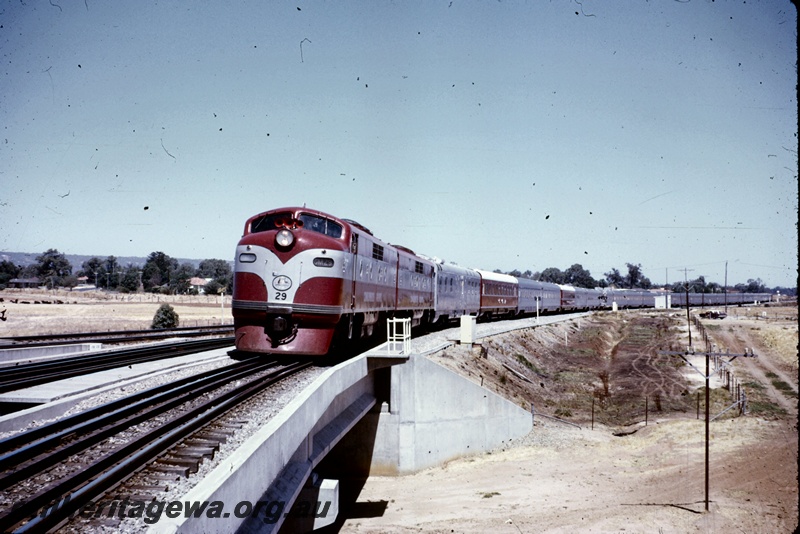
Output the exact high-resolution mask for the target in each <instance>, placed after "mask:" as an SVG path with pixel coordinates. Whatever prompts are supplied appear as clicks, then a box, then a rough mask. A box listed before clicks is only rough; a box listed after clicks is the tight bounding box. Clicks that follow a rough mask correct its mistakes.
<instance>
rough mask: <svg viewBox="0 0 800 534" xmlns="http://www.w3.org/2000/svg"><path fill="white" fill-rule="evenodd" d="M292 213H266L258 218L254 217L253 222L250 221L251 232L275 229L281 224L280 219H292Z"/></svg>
mask: <svg viewBox="0 0 800 534" xmlns="http://www.w3.org/2000/svg"><path fill="white" fill-rule="evenodd" d="M291 218H292V214H291V213H289V212H286V213H270V214H269V215H264V216H263V217H259V218H258V219H254V220H253V222H252V223H250V232H251V233H253V234H255V233H258V232H267V231H269V230H274V229H275V228H277V227H278V226H280V225H279V224H277V223H278V221H288V220H291Z"/></svg>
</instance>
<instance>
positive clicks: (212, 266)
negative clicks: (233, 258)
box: [197, 259, 232, 280]
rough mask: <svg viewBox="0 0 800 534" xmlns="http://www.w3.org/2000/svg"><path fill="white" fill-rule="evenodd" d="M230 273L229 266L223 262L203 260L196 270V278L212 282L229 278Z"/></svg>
mask: <svg viewBox="0 0 800 534" xmlns="http://www.w3.org/2000/svg"><path fill="white" fill-rule="evenodd" d="M231 273H232V271H231V265H230V264H229V263H228V262H227V261H225V260H216V259H209V260H203V261H201V262H200V267H199V268H198V269H197V276H201V277H203V278H213V279H214V280H219V279H223V278H226V277H228V276H230V275H231Z"/></svg>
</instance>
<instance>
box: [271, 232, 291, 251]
mask: <svg viewBox="0 0 800 534" xmlns="http://www.w3.org/2000/svg"><path fill="white" fill-rule="evenodd" d="M293 243H294V234H293V233H292V232H290V231H289V230H287V229H285V228H284V229H283V230H281V231H280V232H278V234H277V235H276V236H275V244H276V245H277V246H279V247H281V248H288V247H291V246H292V244H293Z"/></svg>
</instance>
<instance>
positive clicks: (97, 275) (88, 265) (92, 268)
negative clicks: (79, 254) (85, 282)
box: [78, 257, 106, 287]
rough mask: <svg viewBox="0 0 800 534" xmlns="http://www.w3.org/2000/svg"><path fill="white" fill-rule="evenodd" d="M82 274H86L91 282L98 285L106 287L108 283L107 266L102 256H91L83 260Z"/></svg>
mask: <svg viewBox="0 0 800 534" xmlns="http://www.w3.org/2000/svg"><path fill="white" fill-rule="evenodd" d="M78 274H80V275H81V276H86V277H88V278H89V280H90V281H91V282H94V283H95V285H97V287H104V286H105V283H106V280H105V278H106V268H105V262H104V261H103V260H101V259H100V258H96V257H95V258H90V259H88V260H86V261H85V262H83V265H81V271H80V273H78Z"/></svg>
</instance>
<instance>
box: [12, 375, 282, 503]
mask: <svg viewBox="0 0 800 534" xmlns="http://www.w3.org/2000/svg"><path fill="white" fill-rule="evenodd" d="M276 364H277V362H268V361H264V362H261V361H258V360H255V361H251V362H243V363H237V364H233V365H229V366H227V367H224V368H222V369H217V370H215V372H213V374H210V373H209V374H207V376H203V377H200V378H197V377H194V378H196V379H195V380H193V381H190V382H186V383H184V384H181V385H180V386H177V387H173V388H171V389H166V390H163V391H158V392H151V395H149V396H145V397H144V398H136V399H131V400H130V402H128V403H127V404H125V405H123V406H121V407H119V408H117V409H115V410H113V411H109V412H106V413H104V414H102V415H99V416H96V417H91V415H93V414H88V415H89V417H83V418H77V419H78V420H77V421H73V424H71V425H69V426H67V427H65V428H61V429H59V430H57V431H55V433H52V434H51V435H49V436H48V437H46V438H42V439H36V440H32V441H30V442H29V443H26V444H24V445H23V446H21V447H19V448H18V449H16V450H14V451H13V452H10V453H7V454H3V455H2V456H0V469H2V470H3V472H2V473H0V490H3V489H6V488H8V487H10V486H11V485H12V484H15V483H17V482H19V481H20V480H23V479H25V478H27V477H29V476H32V475H34V474H36V473H39V472H41V471H44V470H45V469H47V468H49V467H52V466H53V465H55V464H57V463H59V462H61V461H63V460H65V459H66V458H68V457H70V456H72V455H73V454H77V453H78V452H80V451H82V450H84V449H86V448H88V447H90V446H92V445H94V444H96V443H99V442H101V441H103V440H104V439H106V438H107V437H110V436H112V435H114V434H117V433H118V432H121V431H123V430H125V429H127V428H130V427H132V426H134V425H137V424H139V423H142V422H144V421H147V420H148V419H152V418H153V417H155V416H157V415H159V414H162V413H164V412H166V411H167V410H170V409H172V408H175V407H177V406H180V405H181V404H183V403H185V402H188V401H191V400H193V399H195V398H197V397H199V396H200V395H203V394H204V393H207V392H210V391H213V390H214V389H217V388H219V387H221V386H224V385H225V384H228V383H230V382H232V381H234V380H239V379H242V378H247V377H248V376H252V374H253V373H256V372H259V371H262V370H265V369H268V368H269V367H271V366H273V365H276ZM171 385H172V384H171ZM138 397H141V395H139V396H138ZM120 400H122V401H128V400H129V399H128V398H125V399H120ZM81 419H82V420H81ZM76 436H81V437H80V439H77V440H74V441H72V442H71V443H68V441H69V440H70V439H74V438H75V437H76ZM48 451H53V452H48ZM45 453H47V454H45Z"/></svg>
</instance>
